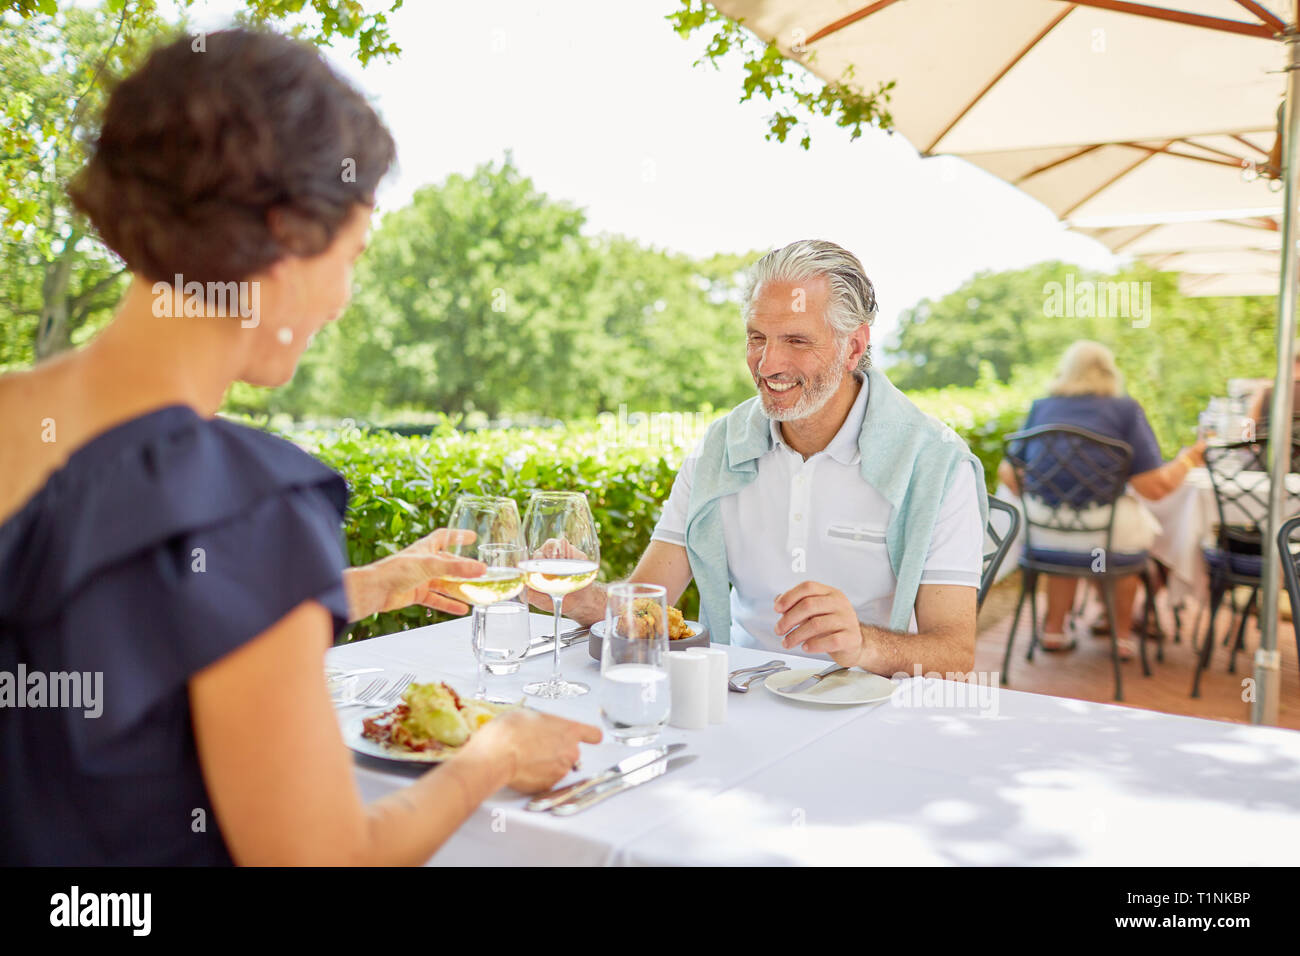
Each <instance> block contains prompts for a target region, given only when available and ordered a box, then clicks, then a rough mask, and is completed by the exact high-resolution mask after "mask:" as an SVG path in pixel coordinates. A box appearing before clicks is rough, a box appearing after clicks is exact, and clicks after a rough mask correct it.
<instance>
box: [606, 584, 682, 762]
mask: <svg viewBox="0 0 1300 956" xmlns="http://www.w3.org/2000/svg"><path fill="white" fill-rule="evenodd" d="M602 640H603V641H604V644H603V646H602V648H601V655H600V715H601V718H602V720H603V721H604V724H605V726H606V727H607V728H609V731H610V733H611V734H612V735H613V737H614V739H616V740H618V741H620V742H622V743H624V744H628V745H629V746H633V747H639V746H642V745H644V744H648V743H652V742H654V741H655V740H656V739H657V738H658V737H659V733H660V731H662V730H663V726H664V724H666V723H667V722H668V709H669V704H670V702H671V695H670V694H669V692H668V601H667V592H666V591H665V590H664V589H663V588H661V587H659V586H658V585H654V584H614V585H610V587H609V591H608V601H607V603H606V605H605V635H604V637H603V638H602Z"/></svg>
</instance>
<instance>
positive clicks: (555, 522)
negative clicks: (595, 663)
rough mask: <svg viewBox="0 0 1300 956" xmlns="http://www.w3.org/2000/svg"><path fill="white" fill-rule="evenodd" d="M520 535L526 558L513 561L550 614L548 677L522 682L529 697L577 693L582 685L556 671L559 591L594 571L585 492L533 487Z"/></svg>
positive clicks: (596, 547) (596, 546)
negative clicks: (552, 619) (523, 538)
mask: <svg viewBox="0 0 1300 956" xmlns="http://www.w3.org/2000/svg"><path fill="white" fill-rule="evenodd" d="M524 534H525V536H526V537H527V539H528V549H529V552H530V556H529V558H528V560H527V561H521V562H520V563H519V570H521V571H523V572H524V578H525V580H526V582H527V584H528V586H529V587H531V588H533V589H534V590H537V591H541V592H542V593H543V594H548V595H550V597H551V604H552V606H553V608H554V614H555V650H554V652H553V657H552V667H551V678H550V680H544V681H535V682H533V683H531V684H527V685H525V686H524V693H525V694H530V695H532V696H533V697H545V698H549V699H556V698H561V697H577V696H579V695H580V694H585V693H587V692H588V691H589V690H591V688H590V687H588V686H587V685H586V684H583V683H580V682H578V681H568V680H565V679H564V677H563V675H562V674H561V673H560V617H561V613H562V606H563V602H564V595H566V594H572V593H573V592H574V591H577V590H579V589H580V588H585V587H586V586H587V585H588V584H590V583H591V582H592V581H594V580H596V572H597V571H599V570H600V540H599V538H598V537H597V536H596V522H595V521H594V520H593V519H592V517H591V508H590V507H588V505H587V496H586V495H584V494H581V493H580V492H569V491H538V492H534V493H533V496H532V498H530V499H529V501H528V508H527V510H526V511H525V512H524Z"/></svg>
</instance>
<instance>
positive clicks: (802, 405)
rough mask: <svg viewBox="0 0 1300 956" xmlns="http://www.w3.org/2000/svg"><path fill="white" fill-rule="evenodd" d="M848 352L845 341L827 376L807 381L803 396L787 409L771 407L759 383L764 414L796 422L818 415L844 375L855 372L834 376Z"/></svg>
mask: <svg viewBox="0 0 1300 956" xmlns="http://www.w3.org/2000/svg"><path fill="white" fill-rule="evenodd" d="M848 354H849V350H848V343H847V342H845V343H844V347H843V348H841V349H840V350H839V354H838V355H836V356H835V364H834V365H833V366H832V367H831V369H830V370H829V371H828V372H827V374H826V376H825V377H823V378H819V379H815V380H813V381H812V382H808V383H805V385H804V386H803V397H802V398H800V399H799V401H797V402H796V403H795V405H794V407H793V408H791V409H787V410H786V411H775V410H773V409H772V408H771V407H769V406H768V403H767V394H766V393H765V392H764V391H763V386H762V385H758V400H759V401H760V402H761V403H762V404H763V414H764V415H766V416H767V417H768V418H770V419H771V420H772V421H774V422H795V421H798V420H799V419H801V418H808V417H809V416H811V415H816V414H817V413H818V412H820V411H821V410H822V409H823V408H825V407H826V403H827V402H829V401H830V400H831V396H832V395H834V394H835V391H836V389H838V388H839V387H840V384H841V383H842V382H843V381H844V376H845V375H846V374H848V375H851V374H853V373H852V372H847V373H846V372H841V373H840V374H839V377H837V378H832V376H833V375H834V374H835V369H838V368H840V366H842V365H843V364H844V357H845V356H846V355H848ZM756 384H757V383H756Z"/></svg>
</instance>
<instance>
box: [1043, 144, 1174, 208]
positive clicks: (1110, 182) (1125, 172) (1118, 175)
mask: <svg viewBox="0 0 1300 956" xmlns="http://www.w3.org/2000/svg"><path fill="white" fill-rule="evenodd" d="M1172 142H1173V140H1172V139H1171V140H1169V141H1168V142H1167V143H1165V147H1168V146H1169V143H1172ZM1159 151H1160V150H1153V151H1151V152H1149V153H1147V154H1146V155H1145V156H1143V157H1142V158H1141V159H1139V160H1138V161H1137V162H1136V163H1134V164H1133V165H1132V166H1129V167H1128V168H1127V169H1123V170H1120V171H1119V172H1118V173H1116V174H1115V175H1114V176H1112V177H1111V178H1110V179H1108V180H1106V181H1105V182H1104V183H1102V184H1101V185H1100V186H1098V187H1097V188H1096V189H1094V190H1093V191H1092V192H1090V193H1088V195H1086V196H1084V197H1083V198H1082V199H1080V200H1079V201H1078V202H1077V203H1075V204H1074V205H1073V206H1071V207H1070V208H1069V209H1066V210H1064V211H1063V212H1062V213H1061V218H1062V219H1064V218H1065V217H1066V216H1068V215H1070V213H1072V212H1074V211H1075V210H1076V209H1078V208H1079V207H1080V206H1082V205H1083V204H1084V203H1086V202H1087V201H1088V200H1089V199H1092V197H1094V196H1096V195H1097V194H1098V193H1099V192H1101V191H1102V190H1103V189H1107V188H1109V187H1110V186H1112V185H1114V184H1115V183H1116V182H1118V181H1119V180H1120V179H1122V178H1123V177H1125V176H1127V175H1128V174H1129V173H1131V172H1133V170H1135V169H1137V168H1138V167H1139V166H1141V165H1142V164H1143V163H1145V162H1146V161H1147V160H1149V159H1150V158H1151V157H1152V156H1154V155H1156V153H1157V152H1159Z"/></svg>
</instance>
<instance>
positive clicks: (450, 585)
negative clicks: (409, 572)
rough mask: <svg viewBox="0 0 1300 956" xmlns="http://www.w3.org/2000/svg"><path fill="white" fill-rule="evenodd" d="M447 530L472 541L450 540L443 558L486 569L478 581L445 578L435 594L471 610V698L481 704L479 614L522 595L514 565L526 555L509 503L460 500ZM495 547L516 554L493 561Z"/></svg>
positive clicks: (467, 497) (521, 576) (486, 497)
mask: <svg viewBox="0 0 1300 956" xmlns="http://www.w3.org/2000/svg"><path fill="white" fill-rule="evenodd" d="M447 527H448V528H449V529H452V530H454V531H472V532H474V537H473V539H472V540H469V541H459V540H453V542H452V543H450V544H448V545H447V551H448V553H450V554H454V555H456V556H457V557H461V558H474V559H475V560H479V561H482V562H483V563H484V564H486V565H487V569H486V570H484V572H483V573H482V574H481V575H480V576H478V577H472V578H471V577H462V576H459V575H447V576H444V577H443V578H442V581H441V583H440V585H439V590H441V591H443V592H445V593H446V594H449V595H451V596H452V597H454V598H456V599H457V600H460V601H464V602H465V603H466V604H470V605H472V606H473V608H474V610H473V616H472V621H471V630H470V635H471V636H470V640H471V643H472V645H473V647H474V656H475V657H476V658H477V659H478V692H477V694H476V695H475V696H477V697H479V698H483V697H484V696H485V694H486V687H485V683H484V682H485V678H484V675H483V667H484V660H483V645H484V639H483V626H484V610H483V609H484V608H486V607H487V606H488V605H490V604H495V603H497V602H498V601H507V600H509V599H510V598H512V597H514V596H515V595H516V594H518V593H519V592H520V591H522V590H523V589H524V572H523V571H522V570H521V569H520V568H519V560H518V559H519V558H520V557H522V556H524V554H525V552H524V550H523V543H524V542H523V534H522V533H521V528H520V523H519V507H518V506H517V505H516V504H515V502H514V499H512V498H498V497H493V496H490V495H461V496H460V497H459V498H457V499H456V504H455V506H454V507H453V508H452V509H451V518H450V519H449V520H448V522H447ZM466 537H468V536H466ZM500 545H506V546H509V547H513V548H518V549H519V550H518V552H517V553H514V556H513V559H511V560H505V561H503V560H502V559H501V558H500V557H498V556H497V555H498V554H499V553H498V552H494V551H493V547H494V546H500ZM524 650H527V648H524ZM521 656H522V655H521Z"/></svg>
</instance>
